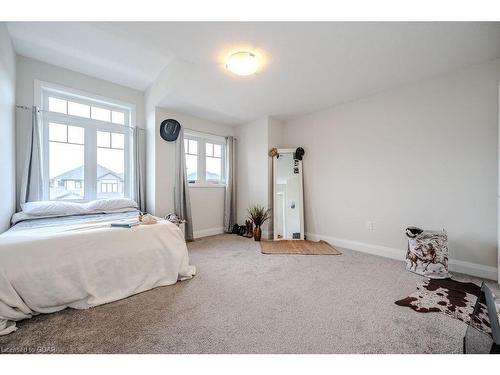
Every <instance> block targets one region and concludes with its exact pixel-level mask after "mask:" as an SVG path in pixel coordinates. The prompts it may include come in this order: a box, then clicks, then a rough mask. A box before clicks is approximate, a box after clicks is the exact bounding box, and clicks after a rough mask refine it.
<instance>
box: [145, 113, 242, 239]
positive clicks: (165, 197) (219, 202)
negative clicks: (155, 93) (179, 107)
mask: <svg viewBox="0 0 500 375" xmlns="http://www.w3.org/2000/svg"><path fill="white" fill-rule="evenodd" d="M155 118H156V120H155V124H156V126H155V135H154V139H155V154H154V158H155V161H156V162H155V167H154V173H155V186H154V192H153V191H150V194H151V195H152V196H153V197H154V207H152V208H154V211H153V213H154V214H155V215H158V216H164V215H166V214H168V213H170V212H173V211H174V180H173V176H174V173H175V143H173V142H165V141H164V140H163V139H162V138H161V137H160V130H159V129H160V125H161V122H162V121H163V120H165V119H168V118H173V119H176V120H177V121H179V122H180V123H181V125H182V126H183V127H184V128H187V129H192V130H196V131H200V132H208V133H213V134H217V135H220V136H229V135H234V128H233V127H232V126H228V125H221V124H214V123H211V122H209V121H206V120H203V119H200V118H197V117H193V116H189V115H186V114H182V113H175V112H172V111H169V110H167V109H164V108H159V107H158V108H156V111H155ZM148 131H149V130H148ZM151 157H153V156H152V155H151ZM189 193H190V198H191V214H192V217H193V232H194V237H195V238H197V237H203V236H207V235H213V234H217V233H222V232H223V226H224V188H222V187H191V188H190V189H189ZM152 206H153V205H152Z"/></svg>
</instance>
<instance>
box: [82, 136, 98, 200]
mask: <svg viewBox="0 0 500 375" xmlns="http://www.w3.org/2000/svg"><path fill="white" fill-rule="evenodd" d="M84 181H85V199H86V200H94V199H96V198H97V130H96V129H95V128H91V127H89V126H86V127H85V180H84Z"/></svg>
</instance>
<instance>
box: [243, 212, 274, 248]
mask: <svg viewBox="0 0 500 375" xmlns="http://www.w3.org/2000/svg"><path fill="white" fill-rule="evenodd" d="M248 218H249V219H250V220H252V221H253V223H254V225H255V229H254V230H253V238H254V240H255V241H260V238H261V236H262V229H261V226H262V224H264V223H265V222H266V220H269V219H270V218H271V209H270V208H265V207H263V206H260V205H258V204H257V205H255V206H252V207H250V208H249V209H248Z"/></svg>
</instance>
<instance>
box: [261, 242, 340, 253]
mask: <svg viewBox="0 0 500 375" xmlns="http://www.w3.org/2000/svg"><path fill="white" fill-rule="evenodd" d="M260 246H261V251H262V253H263V254H302V255H340V254H342V253H341V252H340V251H338V250H337V249H336V248H334V247H333V246H332V245H330V244H329V243H328V242H325V241H319V242H313V241H304V240H279V241H261V242H260Z"/></svg>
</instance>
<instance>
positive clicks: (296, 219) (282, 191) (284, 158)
mask: <svg viewBox="0 0 500 375" xmlns="http://www.w3.org/2000/svg"><path fill="white" fill-rule="evenodd" d="M300 163H301V162H300V161H298V160H294V158H293V153H281V154H279V157H277V158H276V160H275V164H274V165H275V168H276V169H275V175H274V176H275V181H274V195H275V196H274V203H275V204H274V233H275V235H274V238H275V239H288V240H291V239H303V237H304V236H303V234H302V233H301V230H302V227H303V226H302V196H301V194H302V175H301V173H302V168H301V165H300Z"/></svg>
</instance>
